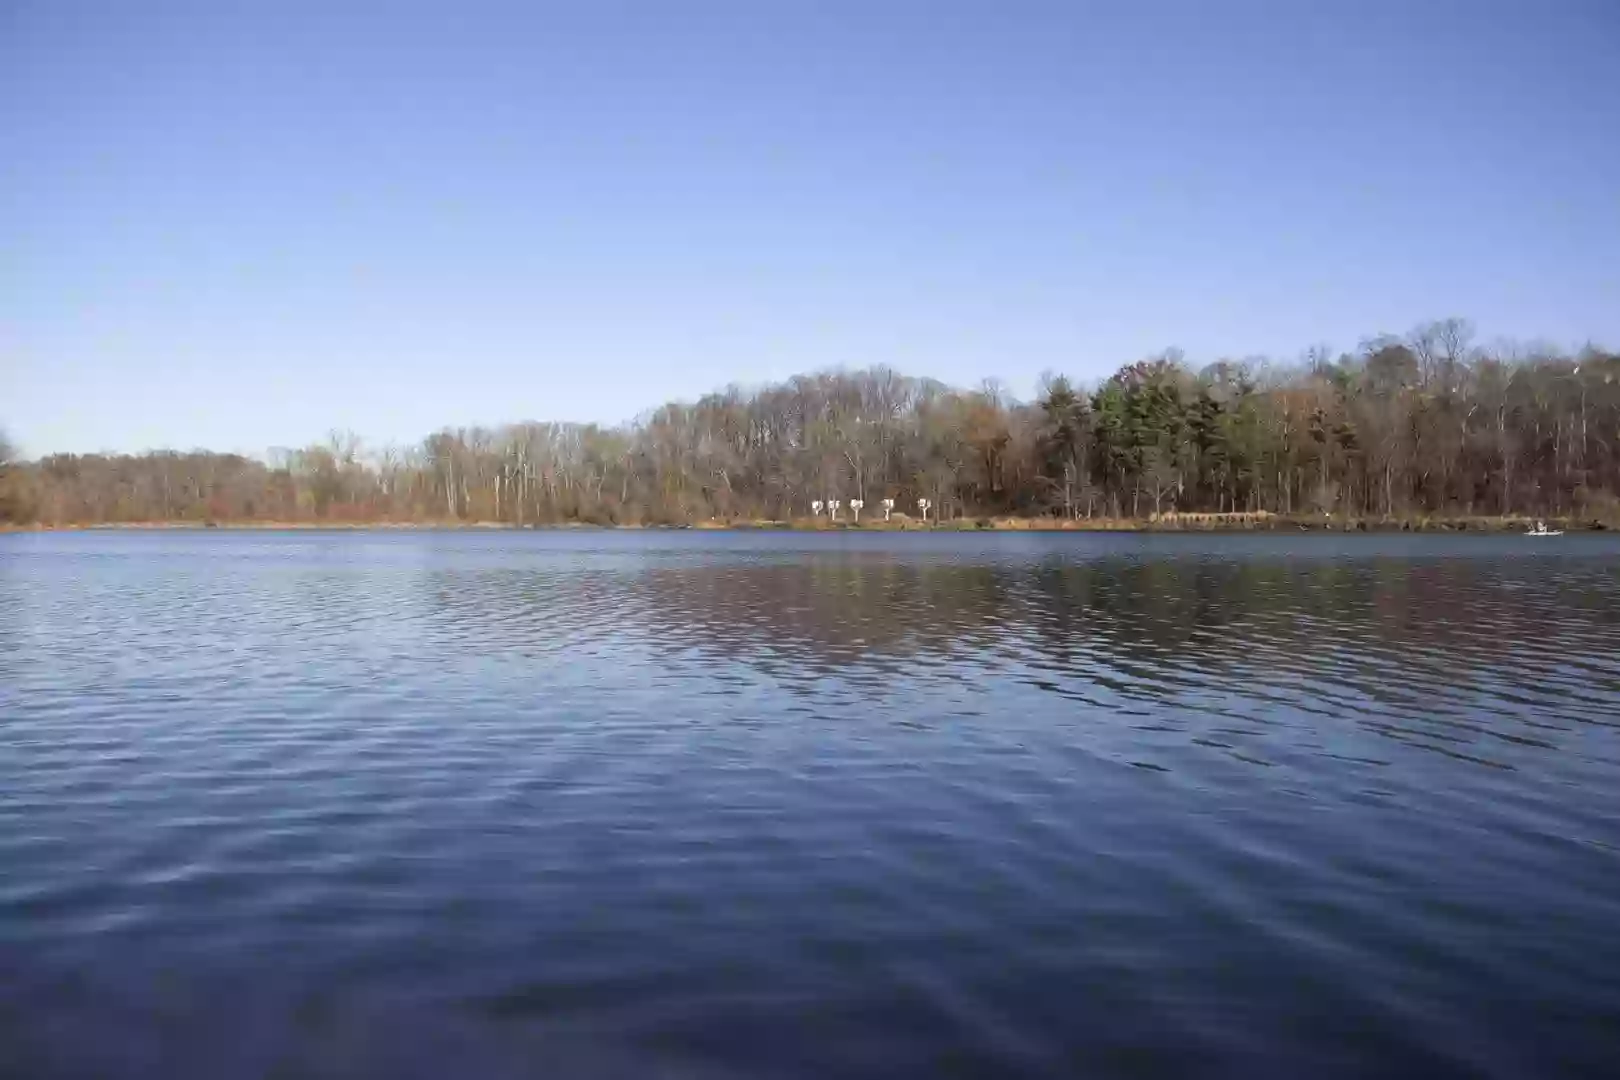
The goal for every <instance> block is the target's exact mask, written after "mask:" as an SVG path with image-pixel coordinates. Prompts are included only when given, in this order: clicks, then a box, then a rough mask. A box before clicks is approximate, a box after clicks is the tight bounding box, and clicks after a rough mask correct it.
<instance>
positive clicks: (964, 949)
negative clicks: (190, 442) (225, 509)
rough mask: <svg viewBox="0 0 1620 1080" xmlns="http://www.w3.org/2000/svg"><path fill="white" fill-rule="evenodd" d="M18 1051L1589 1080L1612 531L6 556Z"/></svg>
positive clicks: (744, 539)
mask: <svg viewBox="0 0 1620 1080" xmlns="http://www.w3.org/2000/svg"><path fill="white" fill-rule="evenodd" d="M0 1061H3V1062H6V1063H8V1065H7V1067H8V1068H11V1069H14V1070H18V1071H19V1074H20V1075H29V1076H52V1075H69V1076H78V1075H97V1076H109V1075H165V1076H196V1077H221V1076H244V1075H282V1074H288V1075H332V1076H339V1075H341V1076H354V1075H362V1076H364V1075H373V1076H389V1077H394V1076H425V1077H427V1076H431V1077H440V1076H446V1075H466V1076H472V1075H479V1076H506V1075H511V1076H520V1075H521V1076H527V1075H536V1074H549V1075H559V1074H561V1075H567V1074H570V1073H572V1074H579V1075H592V1076H620V1075H622V1076H627V1077H629V1076H635V1077H643V1076H681V1077H684V1076H702V1077H707V1076H726V1077H730V1076H739V1077H743V1076H747V1077H752V1076H784V1077H799V1076H802V1077H837V1076H850V1077H893V1076H900V1075H947V1076H948V1075H964V1076H965V1075H982V1076H1021V1075H1027V1076H1071V1075H1087V1076H1133V1077H1140V1076H1186V1075H1201V1076H1208V1075H1215V1076H1234V1077H1249V1076H1255V1075H1261V1074H1267V1075H1300V1076H1303V1075H1310V1076H1317V1077H1321V1076H1347V1077H1349V1076H1365V1075H1374V1074H1379V1075H1397V1074H1399V1075H1423V1076H1431V1077H1433V1076H1447V1075H1457V1076H1464V1075H1467V1076H1501V1077H1509V1076H1525V1077H1549V1076H1560V1075H1562V1076H1590V1075H1601V1074H1604V1073H1606V1072H1607V1071H1608V1070H1609V1069H1612V1068H1613V1066H1614V1063H1615V1062H1617V1061H1620V543H1617V542H1616V541H1615V540H1612V539H1608V538H1604V537H1592V536H1570V537H1565V538H1562V539H1561V540H1558V541H1529V540H1526V539H1524V538H1521V537H1428V536H1424V537H1379V536H1371V537H1368V536H1356V537H1324V536H1286V537H1273V536H1265V535H1245V536H1224V537H1223V536H1182V537H1164V536H1157V537H1154V536H1072V535H1071V536H1063V535H1053V536H1028V535H1025V536H1019V535H1009V534H998V535H988V536H986V535H925V536H918V535H906V536H894V535H876V534H874V535H805V534H787V535H784V534H769V535H768V534H758V535H755V534H692V533H639V534H627V533H496V534H476V533H402V534H395V533H330V534H328V533H305V532H297V533H212V532H210V533H159V534H138V533H118V534H112V533H89V534H58V535H13V536H0ZM0 1071H4V1070H0Z"/></svg>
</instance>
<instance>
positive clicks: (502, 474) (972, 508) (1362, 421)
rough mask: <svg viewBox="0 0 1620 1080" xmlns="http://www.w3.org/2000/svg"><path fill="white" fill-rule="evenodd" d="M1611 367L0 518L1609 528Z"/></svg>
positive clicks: (1111, 384)
mask: <svg viewBox="0 0 1620 1080" xmlns="http://www.w3.org/2000/svg"><path fill="white" fill-rule="evenodd" d="M1617 494H1620V355H1617V354H1615V353H1613V352H1609V351H1606V350H1603V349H1599V348H1596V347H1592V346H1588V347H1587V348H1585V349H1583V350H1581V351H1580V352H1579V353H1577V354H1573V355H1570V354H1565V353H1561V352H1560V351H1558V350H1556V349H1552V348H1545V347H1536V346H1528V345H1518V344H1511V343H1509V344H1500V345H1497V346H1487V347H1479V346H1476V345H1475V344H1474V342H1473V330H1472V327H1471V326H1470V324H1469V323H1467V322H1466V321H1464V320H1460V319H1446V320H1442V321H1439V322H1434V323H1428V324H1425V325H1422V326H1420V327H1418V328H1416V329H1415V330H1413V331H1412V332H1411V333H1409V334H1406V335H1405V336H1402V337H1395V336H1388V335H1386V336H1380V337H1377V338H1373V339H1369V340H1368V341H1366V342H1364V343H1362V345H1361V347H1360V348H1359V349H1357V350H1356V351H1355V352H1354V353H1343V354H1339V355H1334V354H1333V353H1332V352H1331V351H1330V350H1329V349H1327V348H1323V347H1316V348H1312V349H1310V350H1307V352H1306V353H1305V354H1304V355H1303V356H1302V357H1301V359H1300V360H1298V361H1297V362H1295V363H1292V364H1286V365H1277V364H1272V363H1268V362H1265V361H1256V360H1247V361H1231V360H1224V361H1220V362H1218V363H1214V364H1211V365H1209V366H1207V367H1204V368H1202V369H1195V368H1193V367H1191V366H1189V365H1188V364H1187V363H1186V362H1185V361H1184V360H1183V358H1182V356H1181V354H1180V353H1179V352H1176V351H1174V350H1172V351H1169V352H1166V353H1165V354H1163V355H1161V356H1158V357H1155V358H1152V359H1149V360H1144V361H1141V362H1138V363H1133V364H1129V365H1127V366H1125V367H1123V368H1121V369H1120V370H1119V371H1117V372H1116V373H1115V374H1113V375H1112V376H1110V377H1109V378H1107V379H1105V380H1103V381H1102V382H1101V383H1100V384H1097V385H1095V386H1084V387H1083V386H1081V385H1080V384H1079V383H1077V382H1075V381H1073V380H1070V379H1068V378H1065V377H1062V376H1049V377H1048V378H1046V379H1045V380H1044V381H1043V385H1042V387H1041V389H1040V392H1039V393H1038V395H1037V397H1036V400H1034V401H1031V402H1020V401H1016V400H1014V399H1013V398H1012V397H1010V396H1009V395H1008V394H1007V393H1006V392H1005V390H1003V389H1002V388H1001V387H1000V385H999V384H997V383H995V382H993V381H991V382H986V383H985V384H984V385H983V386H980V387H978V388H976V389H956V388H952V387H948V386H945V385H943V384H941V383H939V382H936V381H933V380H930V379H921V378H911V377H907V376H903V375H900V374H897V373H895V372H893V371H891V370H888V369H887V368H882V367H877V368H871V369H868V370H862V371H830V372H822V373H819V374H813V375H803V376H798V377H796V378H793V379H790V380H788V381H786V382H784V383H779V384H775V385H770V386H765V387H762V388H758V389H747V390H745V389H739V388H732V389H728V390H725V391H723V392H719V393H714V394H710V395H709V396H707V397H704V398H702V399H701V400H699V401H697V402H696V403H692V404H684V403H682V404H668V405H664V406H662V407H660V408H658V409H656V410H654V411H653V412H651V413H649V414H646V415H645V416H644V417H642V418H641V419H639V420H637V421H636V422H634V423H631V424H627V425H624V426H621V427H602V426H598V425H594V424H576V423H556V422H546V423H517V424H510V425H507V426H504V427H493V428H481V427H477V428H458V429H454V430H451V429H446V430H443V431H439V432H437V433H435V434H432V435H429V436H428V437H427V438H426V439H424V440H423V441H422V442H421V443H420V444H417V445H414V446H409V447H399V448H396V447H386V448H377V449H371V448H367V447H365V446H364V445H363V444H362V443H361V442H360V441H359V440H358V439H357V438H356V437H354V436H352V435H348V434H334V435H333V436H332V437H331V438H330V439H329V440H328V441H326V442H324V443H322V444H320V445H317V446H309V447H305V448H303V449H297V450H281V451H273V452H272V453H271V454H270V455H269V456H268V457H267V459H266V460H258V459H254V458H248V457H243V456H240V455H236V454H218V453H209V452H205V451H200V450H194V451H159V452H153V453H146V454H139V455H115V456H107V455H99V454H88V455H77V454H53V455H50V456H48V457H43V458H40V459H39V460H37V461H23V460H17V459H15V456H14V455H13V454H12V453H11V452H9V451H8V449H7V446H6V444H5V441H4V439H3V438H0V520H8V521H10V522H13V523H19V524H21V523H30V522H40V523H46V524H69V523H80V524H90V523H110V522H141V521H192V522H207V521H218V522H251V521H286V522H322V521H328V522H333V523H339V522H345V523H346V522H389V521H400V522H457V521H459V522H474V521H480V522H486V521H487V522H506V523H511V524H539V523H550V522H573V521H578V522H594V523H600V524H635V523H645V524H656V523H683V522H690V521H695V520H705V519H722V520H749V519H769V520H786V519H797V518H808V517H810V516H811V502H812V500H830V499H839V500H841V501H843V503H844V506H845V508H844V511H843V513H842V514H841V515H840V516H841V519H842V520H848V519H849V516H850V515H849V510H848V503H849V501H851V500H855V499H861V500H864V502H865V504H866V512H865V520H871V519H872V518H873V517H875V516H879V515H878V514H877V507H878V504H879V502H880V501H881V500H883V499H885V498H892V499H894V500H896V505H897V508H898V510H900V511H902V512H905V513H908V514H910V515H911V516H913V517H915V516H917V500H918V499H919V498H926V499H929V500H931V502H932V505H933V507H934V510H933V511H931V512H930V513H929V517H930V518H934V517H943V518H946V519H949V518H960V517H982V516H1002V515H1019V516H1029V517H1040V516H1049V517H1075V518H1080V517H1110V518H1144V517H1147V516H1149V515H1151V514H1155V513H1163V512H1167V511H1184V512H1185V511H1218V512H1219V511H1254V510H1266V511H1271V512H1274V513H1280V514H1294V515H1303V514H1309V515H1318V516H1320V515H1321V514H1323V513H1331V514H1336V515H1346V516H1352V517H1359V518H1404V517H1416V516H1442V515H1444V516H1449V515H1509V514H1541V515H1548V516H1555V517H1556V516H1572V515H1585V516H1589V517H1597V518H1608V519H1612V518H1615V517H1616V516H1617V512H1620V500H1617Z"/></svg>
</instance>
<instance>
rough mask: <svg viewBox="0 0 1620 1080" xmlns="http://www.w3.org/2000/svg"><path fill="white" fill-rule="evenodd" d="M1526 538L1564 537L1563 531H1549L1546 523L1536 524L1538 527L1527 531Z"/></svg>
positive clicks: (1539, 522)
mask: <svg viewBox="0 0 1620 1080" xmlns="http://www.w3.org/2000/svg"><path fill="white" fill-rule="evenodd" d="M1524 535H1526V536H1563V535H1564V530H1563V529H1549V528H1547V523H1546V522H1545V521H1538V522H1536V527H1535V528H1533V529H1528V530H1526V531H1525V534H1524Z"/></svg>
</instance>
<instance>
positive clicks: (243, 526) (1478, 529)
mask: <svg viewBox="0 0 1620 1080" xmlns="http://www.w3.org/2000/svg"><path fill="white" fill-rule="evenodd" d="M1537 520H1542V521H1544V522H1545V524H1546V525H1547V526H1548V527H1549V528H1553V529H1561V530H1565V531H1567V532H1608V531H1613V530H1617V529H1620V522H1614V521H1604V520H1601V519H1597V518H1544V519H1536V518H1529V517H1521V516H1517V515H1515V516H1511V517H1445V518H1440V517H1422V518H1419V517H1408V518H1346V517H1321V516H1317V517H1310V516H1305V515H1284V514H1264V513H1261V514H1241V513H1240V514H1179V515H1161V516H1160V517H1159V518H1157V519H1150V518H1102V517H1098V518H1079V519H1068V518H1027V517H990V518H959V519H955V520H950V521H943V522H932V521H930V522H926V523H925V522H923V521H920V520H917V519H915V518H905V519H902V520H894V521H888V522H885V521H881V520H877V521H862V522H853V521H839V522H829V521H825V520H819V521H818V520H814V519H808V518H801V519H795V520H793V521H774V520H763V519H749V520H721V519H712V520H704V521H694V522H690V523H686V524H680V525H655V524H627V525H612V524H599V523H596V522H586V521H567V522H546V523H538V524H527V525H518V524H514V523H512V522H506V521H454V520H443V521H118V522H84V523H76V524H75V523H55V524H41V523H33V524H26V525H19V524H7V523H0V533H30V532H165V531H176V532H193V531H195V532H201V531H229V532H574V531H588V532H670V531H700V532H773V531H774V532H825V533H840V532H854V533H867V532H870V533H877V532H893V533H900V532H904V533H960V532H1115V533H1175V532H1211V533H1212V532H1249V533H1252V532H1306V533H1312V532H1317V533H1346V532H1366V533H1394V532H1453V533H1456V532H1473V533H1508V534H1515V533H1523V532H1525V531H1527V530H1528V529H1530V528H1531V527H1533V526H1534V525H1535V524H1536V521H1537Z"/></svg>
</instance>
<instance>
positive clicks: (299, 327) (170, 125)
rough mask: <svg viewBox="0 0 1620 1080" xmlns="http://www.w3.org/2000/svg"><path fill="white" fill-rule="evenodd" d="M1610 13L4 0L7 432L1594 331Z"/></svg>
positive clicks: (612, 406) (588, 405) (1328, 7)
mask: <svg viewBox="0 0 1620 1080" xmlns="http://www.w3.org/2000/svg"><path fill="white" fill-rule="evenodd" d="M1617 71H1620V3H1615V2H1614V0H1592V2H1580V0H1546V2H1542V3H1531V2H1528V0H1526V2H1522V3H1504V2H1491V0H1459V2H1429V3H1425V2H1394V0H1365V2H1342V3H1336V2H1330V0H1323V2H1316V0H1294V2H1290V0H1273V2H1269V3H1238V2H1235V0H1234V2H1225V0H1208V2H1192V0H1186V2H1182V3H1125V2H1120V3H1101V4H1087V3H1083V2H1082V0H1061V2H1056V3H1049V4H1040V3H1027V2H1016V0H999V2H997V0H985V2H982V3H973V4H965V3H952V2H946V0H931V2H919V3H901V2H897V0H826V2H821V3H797V2H789V0H738V2H735V3H708V2H703V3H696V2H675V0H669V2H665V0H642V2H639V3H614V2H604V0H589V2H587V0H580V2H578V3H545V2H541V0H531V2H527V3H510V4H491V3H477V2H467V0H441V2H438V3H432V4H426V3H414V4H413V3H384V2H381V0H374V2H348V3H344V2H334V3H330V4H328V3H317V2H315V0H282V2H270V0H266V2H263V3H231V2H227V0H202V2H198V3H195V4H176V3H170V2H163V0H141V2H138V3H136V2H128V3H126V2H122V0H100V2H82V0H36V2H18V0H0V426H4V427H6V428H8V429H9V430H10V431H11V432H12V433H13V436H14V438H16V439H17V441H19V442H20V443H21V444H22V446H23V447H24V449H25V450H26V451H27V452H29V453H32V454H38V453H43V452H49V451H56V450H78V451H84V450H94V449H115V450H139V449H143V448H148V447H154V446H177V447H191V446H209V447H214V448H218V449H233V450H240V451H246V452H250V453H261V452H263V451H264V450H265V449H266V448H268V447H271V446H285V445H296V444H300V443H303V442H306V441H309V440H313V439H317V438H320V437H322V436H323V435H324V433H325V432H326V431H327V430H328V429H330V428H333V427H339V428H349V429H353V430H354V431H356V432H358V433H360V434H361V435H362V436H365V437H366V438H367V439H368V441H371V442H373V443H381V442H387V441H400V442H403V441H413V440H415V439H417V438H420V437H421V436H423V435H425V434H427V433H428V432H429V431H431V430H433V429H435V428H437V427H440V426H443V425H446V424H471V423H486V424H495V423H499V422H503V421H509V420H520V419H529V418H533V419H580V420H598V421H619V420H623V419H628V418H630V417H632V416H634V415H635V414H636V413H638V412H640V411H641V410H643V409H644V408H646V407H648V406H652V405H655V404H658V403H660V402H662V401H664V400H666V399H669V398H688V399H690V398H694V397H696V396H697V395H699V394H701V393H703V392H705V391H707V390H710V389H714V388H717V387H719V386H722V385H724V384H726V383H728V382H732V381H739V382H743V383H745V384H748V383H757V382H760V381H763V380H766V379H776V378H781V377H784V376H787V375H790V374H793V373H795V372H798V371H803V370H809V369H815V368H820V367H827V366H840V365H848V366H857V365H865V364H870V363H877V362H881V363H887V364H890V365H892V366H895V367H897V368H899V369H900V370H902V371H906V372H909V373H914V374H927V375H934V376H937V377H940V378H943V379H945V380H947V381H950V382H955V383H963V384H972V383H976V382H977V381H978V380H979V379H980V378H982V377H985V376H997V377H1000V378H1002V379H1004V380H1005V381H1006V382H1007V383H1008V384H1009V386H1010V387H1011V388H1012V389H1013V390H1014V391H1015V392H1016V393H1019V394H1021V395H1023V394H1028V393H1030V392H1031V391H1032V389H1033V385H1034V382H1035V379H1036V377H1037V375H1038V373H1039V372H1041V371H1042V370H1043V369H1055V370H1060V371H1067V372H1070V373H1072V374H1075V375H1077V376H1080V377H1083V378H1087V379H1091V378H1096V377H1098V376H1101V375H1103V374H1106V373H1107V372H1108V371H1111V370H1112V369H1113V368H1115V367H1117V366H1118V365H1119V364H1120V363H1123V362H1126V361H1129V360H1132V359H1135V358H1138V357H1140V356H1142V355H1144V354H1147V353H1149V352H1153V351H1157V350H1159V349H1161V348H1164V347H1165V346H1169V345H1176V346H1180V347H1181V348H1183V349H1185V350H1186V351H1187V353H1188V356H1189V358H1190V359H1193V360H1196V361H1205V360H1210V359H1214V358H1216V357H1218V356H1222V355H1246V354H1255V353H1270V354H1272V355H1275V356H1280V357H1290V358H1291V357H1293V356H1294V355H1295V354H1297V352H1298V351H1299V350H1300V349H1302V348H1303V347H1305V346H1306V345H1309V344H1311V343H1313V342H1317V341H1326V342H1328V343H1331V344H1332V345H1334V346H1335V347H1337V348H1341V349H1344V348H1353V347H1354V346H1355V344H1356V341H1357V340H1358V338H1360V337H1361V336H1363V335H1366V334H1370V333H1373V332H1376V331H1380V330H1388V331H1395V332H1399V331H1404V330H1406V329H1408V328H1409V327H1410V326H1411V325H1412V324H1413V323H1415V322H1417V321H1418V320H1420V319H1424V318H1430V317H1442V316H1447V315H1453V314H1456V315H1464V316H1468V317H1470V318H1472V319H1474V320H1475V321H1476V323H1477V324H1478V325H1479V328H1480V330H1481V333H1482V336H1485V337H1490V336H1494V335H1516V336H1525V337H1529V336H1535V337H1543V338H1547V339H1550V340H1553V341H1555V342H1559V343H1561V344H1567V345H1574V344H1578V343H1580V342H1582V341H1584V340H1586V339H1588V338H1593V339H1596V340H1598V341H1601V342H1606V343H1609V344H1613V345H1620V79H1617V77H1616V72H1617Z"/></svg>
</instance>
